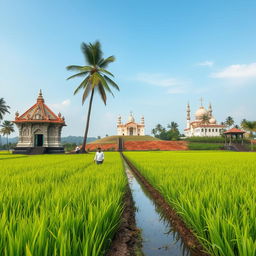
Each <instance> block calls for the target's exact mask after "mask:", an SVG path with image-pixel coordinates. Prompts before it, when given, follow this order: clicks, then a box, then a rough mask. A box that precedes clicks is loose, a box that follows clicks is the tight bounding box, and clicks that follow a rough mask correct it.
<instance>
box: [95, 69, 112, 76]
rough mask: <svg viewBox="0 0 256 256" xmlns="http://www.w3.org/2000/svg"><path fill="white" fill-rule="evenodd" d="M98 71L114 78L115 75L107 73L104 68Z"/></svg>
mask: <svg viewBox="0 0 256 256" xmlns="http://www.w3.org/2000/svg"><path fill="white" fill-rule="evenodd" d="M98 70H99V71H100V72H102V73H105V74H107V75H110V76H112V77H114V75H113V74H112V73H111V72H109V71H107V70H106V69H104V68H99V69H98Z"/></svg>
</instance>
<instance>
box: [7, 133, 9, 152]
mask: <svg viewBox="0 0 256 256" xmlns="http://www.w3.org/2000/svg"><path fill="white" fill-rule="evenodd" d="M6 137H7V149H8V151H9V141H8V135H6Z"/></svg>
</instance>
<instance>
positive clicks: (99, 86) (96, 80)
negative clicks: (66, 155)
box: [67, 41, 119, 152]
mask: <svg viewBox="0 0 256 256" xmlns="http://www.w3.org/2000/svg"><path fill="white" fill-rule="evenodd" d="M81 49H82V52H83V55H84V57H85V61H86V62H87V64H88V65H85V66H77V65H71V66H67V70H71V71H76V72H78V73H76V74H75V75H72V76H70V77H68V78H67V79H68V80H69V79H71V78H75V77H84V79H83V81H82V82H81V84H80V85H79V86H78V87H77V88H76V90H75V91H74V94H77V93H78V92H79V91H80V90H82V91H83V96H82V104H84V102H85V100H86V99H87V97H88V96H89V95H90V101H89V108H88V114H87V120H86V128H85V133H84V140H83V145H82V149H81V152H85V151H86V150H85V147H86V140H87V135H88V130H89V123H90V116H91V108H92V102H93V97H94V93H95V91H97V92H98V93H99V94H100V96H101V99H102V100H103V102H104V104H105V105H106V102H107V96H106V91H107V92H109V93H111V94H112V95H113V93H112V91H111V89H110V86H112V87H114V88H115V89H117V90H119V87H118V85H117V84H116V83H115V82H114V81H113V80H112V79H111V78H110V77H109V76H111V77H114V75H113V74H112V73H110V72H109V71H108V70H106V68H107V66H108V65H109V64H110V63H111V62H114V61H115V57H114V56H109V57H107V58H106V59H105V58H103V53H102V50H101V45H100V42H99V41H96V42H95V43H89V44H86V43H82V46H81ZM113 96H114V95H113Z"/></svg>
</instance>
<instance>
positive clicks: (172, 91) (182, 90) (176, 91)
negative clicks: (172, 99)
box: [167, 87, 186, 94]
mask: <svg viewBox="0 0 256 256" xmlns="http://www.w3.org/2000/svg"><path fill="white" fill-rule="evenodd" d="M167 92H168V93H169V94H181V93H186V89H185V88H183V87H180V88H177V87H176V88H170V89H169V90H168V91H167Z"/></svg>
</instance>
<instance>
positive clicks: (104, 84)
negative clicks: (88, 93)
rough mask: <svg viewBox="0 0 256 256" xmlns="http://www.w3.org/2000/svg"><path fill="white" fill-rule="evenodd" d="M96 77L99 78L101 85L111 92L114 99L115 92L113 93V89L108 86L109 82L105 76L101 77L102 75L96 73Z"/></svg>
mask: <svg viewBox="0 0 256 256" xmlns="http://www.w3.org/2000/svg"><path fill="white" fill-rule="evenodd" d="M96 76H97V77H98V79H99V81H100V84H101V85H102V86H103V87H104V88H105V89H106V90H107V91H108V92H109V93H111V94H112V96H113V97H114V94H113V92H112V91H111V89H110V88H109V86H108V83H107V81H106V80H105V78H104V77H103V76H101V74H99V73H96Z"/></svg>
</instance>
